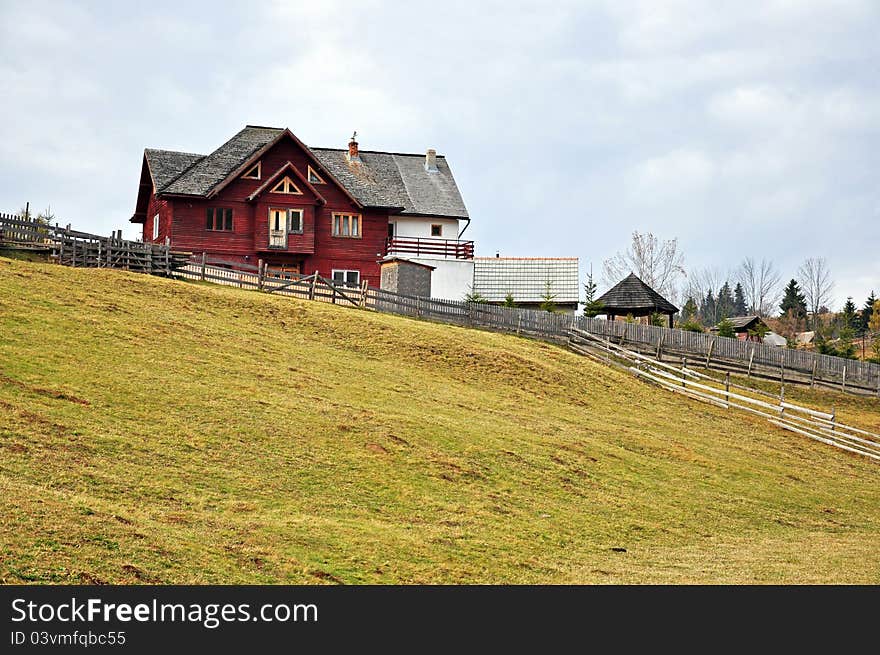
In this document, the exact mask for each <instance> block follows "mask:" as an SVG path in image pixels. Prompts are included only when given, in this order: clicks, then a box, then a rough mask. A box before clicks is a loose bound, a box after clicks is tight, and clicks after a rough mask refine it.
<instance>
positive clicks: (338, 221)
mask: <svg viewBox="0 0 880 655" xmlns="http://www.w3.org/2000/svg"><path fill="white" fill-rule="evenodd" d="M333 236H335V237H348V238H355V239H359V238H360V236H361V215H360V214H333Z"/></svg>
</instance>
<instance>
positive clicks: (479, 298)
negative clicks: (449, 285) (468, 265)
mask: <svg viewBox="0 0 880 655" xmlns="http://www.w3.org/2000/svg"><path fill="white" fill-rule="evenodd" d="M468 289H469V291H468V292H467V293H466V294H465V296H464V301H465V302H474V303H487V302H489V301H488V300H486V298H485V297H484V296H483V295H482V294H481V293H480V292H479V291H474V285H471V286H470V287H468Z"/></svg>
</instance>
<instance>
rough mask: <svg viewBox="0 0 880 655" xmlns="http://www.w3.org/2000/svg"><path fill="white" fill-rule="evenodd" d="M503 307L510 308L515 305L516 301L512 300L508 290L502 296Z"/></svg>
mask: <svg viewBox="0 0 880 655" xmlns="http://www.w3.org/2000/svg"><path fill="white" fill-rule="evenodd" d="M504 307H508V308H510V309H513V308H514V307H516V302H515V301H514V300H513V294H512V293H510V292H509V291H508V292H507V295H506V296H504Z"/></svg>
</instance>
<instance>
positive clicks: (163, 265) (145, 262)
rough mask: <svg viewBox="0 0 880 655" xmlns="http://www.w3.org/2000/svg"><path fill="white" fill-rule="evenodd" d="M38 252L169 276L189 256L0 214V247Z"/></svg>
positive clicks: (72, 261)
mask: <svg viewBox="0 0 880 655" xmlns="http://www.w3.org/2000/svg"><path fill="white" fill-rule="evenodd" d="M2 247H6V248H15V249H26V250H39V251H44V252H46V253H48V254H49V255H50V256H51V257H52V258H53V259H54V260H55V261H56V262H57V263H59V264H64V265H65V266H78V267H87V268H122V269H125V270H130V271H136V272H141V273H153V274H160V275H168V276H170V275H171V274H172V273H173V272H174V270H175V269H176V268H178V267H180V266H183V265H185V264H186V263H187V262H188V261H189V258H190V253H183V252H176V251H174V250H172V249H171V246H170V245H169V244H168V243H164V244H158V243H143V242H140V241H129V240H127V239H123V238H122V234H121V231H120V232H119V233H116V234H114V235H113V236H110V237H105V236H99V235H97V234H90V233H88V232H79V231H77V230H73V229H71V228H70V226H69V225H68V226H67V227H61V226H59V225H51V224H49V223H44V222H41V221H38V220H36V219H35V218H29V217H26V216H16V215H12V214H0V248H2Z"/></svg>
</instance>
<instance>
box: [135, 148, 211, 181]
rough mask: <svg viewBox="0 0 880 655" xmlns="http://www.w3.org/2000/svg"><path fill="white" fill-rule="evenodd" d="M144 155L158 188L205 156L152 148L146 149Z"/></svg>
mask: <svg viewBox="0 0 880 655" xmlns="http://www.w3.org/2000/svg"><path fill="white" fill-rule="evenodd" d="M144 155H145V156H146V158H147V162H148V163H149V165H150V171H151V172H152V174H153V182H154V183H155V184H156V188H157V189H162V188H163V187H165V186H167V185H168V184H170V183H171V182H173V181H174V180H175V179H176V178H177V177H179V176H180V174H181V173H183V172H184V171H185V170H186V169H187V168H189V167H190V166H192V165H193V164H195V163H196V162H197V161H199V160H200V159H203V158H204V155H197V154H195V153H192V152H173V151H171V150H152V149H150V148H147V149H146V150H144Z"/></svg>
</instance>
